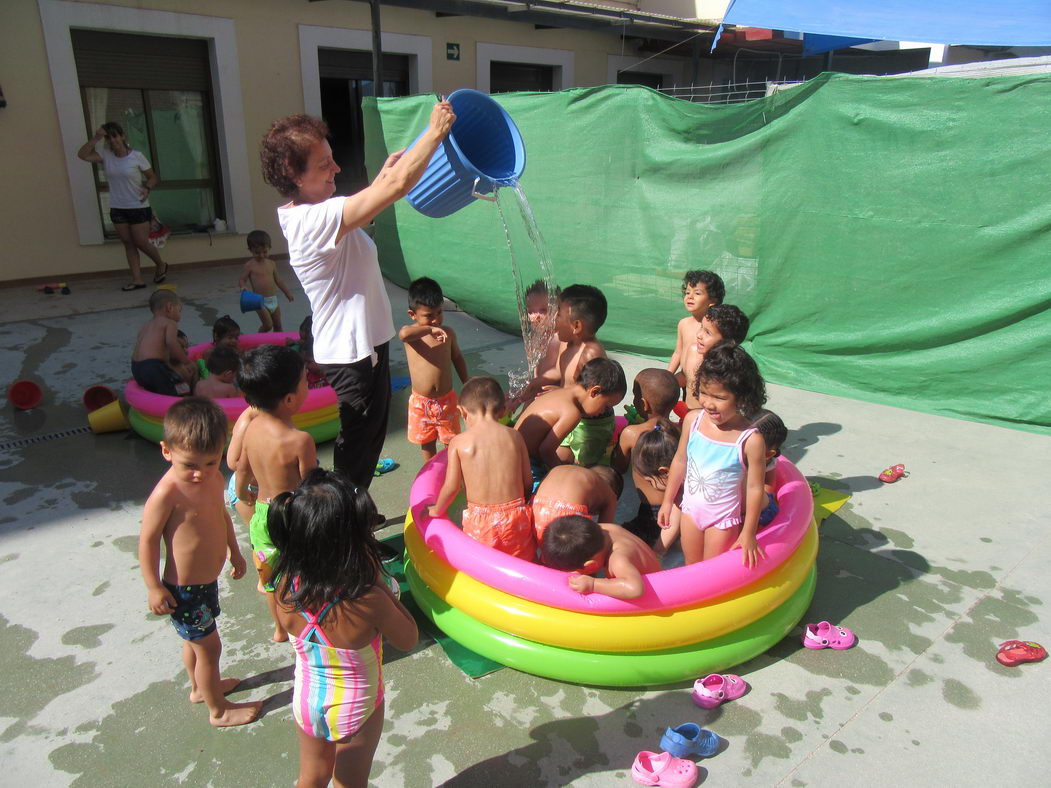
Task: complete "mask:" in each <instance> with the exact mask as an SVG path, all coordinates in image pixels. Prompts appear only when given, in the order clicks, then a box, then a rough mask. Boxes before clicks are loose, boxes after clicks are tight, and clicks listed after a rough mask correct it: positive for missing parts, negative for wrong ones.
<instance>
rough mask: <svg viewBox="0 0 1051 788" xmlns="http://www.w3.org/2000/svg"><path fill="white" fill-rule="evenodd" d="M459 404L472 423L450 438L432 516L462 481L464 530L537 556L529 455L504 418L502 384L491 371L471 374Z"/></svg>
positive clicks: (527, 556)
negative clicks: (530, 501)
mask: <svg viewBox="0 0 1051 788" xmlns="http://www.w3.org/2000/svg"><path fill="white" fill-rule="evenodd" d="M458 410H459V412H460V414H461V415H462V416H463V419H464V422H466V424H467V429H466V430H464V431H463V432H462V433H460V434H459V435H454V436H453V437H452V440H451V441H450V442H449V447H448V452H447V455H448V465H447V466H446V469H445V481H444V482H443V484H442V488H441V490H440V491H439V492H438V499H437V501H435V503H434V505H433V506H431V507H429V509H428V512H429V513H430V515H431V517H445V516H446V513H447V512H448V509H449V504H451V503H452V502H453V501H454V500H455V499H456V496H457V495H458V494H459V492H460V488H461V487H463V488H465V489H466V492H467V506H466V508H465V509H464V511H463V518H462V525H463V531H464V533H465V534H467V535H468V536H470V537H471V538H472V539H474V540H475V541H477V542H481V543H482V544H485V545H489V546H490V547H492V548H495V549H496V550H500V551H501V552H504V553H508V554H509V555H514V556H517V557H518V558H523V559H525V560H526V561H532V560H533V559H534V557H535V556H536V540H535V538H534V536H533V517H532V510H531V509H530V508H529V504H527V503H526V497H527V493H528V491H529V490H530V488H531V487H532V476H531V474H530V471H529V455H528V453H527V452H526V447H525V442H524V441H523V440H522V436H521V435H519V434H518V433H517V432H515V431H514V430H513V429H511V428H510V427H506V426H504V425H503V424H501V423H500V421H499V419H500V417H501V416H502V415H503V413H504V392H503V390H502V389H501V388H500V384H499V383H497V382H496V381H495V380H493V379H492V378H488V377H474V378H471V379H470V380H468V381H467V382H466V383H464V384H463V389H462V390H461V392H460V404H459V406H458Z"/></svg>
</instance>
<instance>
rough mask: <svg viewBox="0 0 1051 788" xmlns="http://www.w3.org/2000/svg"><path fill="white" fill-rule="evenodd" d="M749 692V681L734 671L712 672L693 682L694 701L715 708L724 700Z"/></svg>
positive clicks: (702, 705)
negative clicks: (733, 672)
mask: <svg viewBox="0 0 1051 788" xmlns="http://www.w3.org/2000/svg"><path fill="white" fill-rule="evenodd" d="M746 692H748V682H746V681H745V680H744V679H742V678H741V677H740V676H735V675H734V674H732V673H723V674H721V675H720V674H719V673H712V674H710V675H708V676H705V677H704V678H703V679H697V681H695V682H693V702H694V703H696V704H697V705H698V706H700V707H701V708H702V709H714V708H715V707H716V706H718V705H719V704H720V703H722V702H723V701H727V700H737V699H738V698H739V697H741V696H742V695H744V694H745V693H746Z"/></svg>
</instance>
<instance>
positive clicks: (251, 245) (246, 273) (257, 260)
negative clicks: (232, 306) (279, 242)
mask: <svg viewBox="0 0 1051 788" xmlns="http://www.w3.org/2000/svg"><path fill="white" fill-rule="evenodd" d="M246 240H247V241H248V251H249V252H251V253H252V259H251V260H247V261H246V262H245V265H244V268H243V269H242V270H241V278H240V279H239V280H238V282H237V286H238V287H239V288H241V289H242V290H250V291H251V292H253V293H257V294H259V295H261V296H262V297H263V308H262V309H257V310H256V312H255V313H256V314H257V315H259V331H260V332H266V331H281V330H283V329H282V328H281V307H280V306H278V304H277V291H278V290H280V291H281V292H282V293H284V294H285V298H287V299H288V301H289V303H291V302H293V301H295V299H294V298H293V297H292V293H291V291H290V290H289V289H288V286H287V285H285V283H284V282H283V281H282V280H281V277H280V275H278V273H277V266H276V265H275V264H274V261H273V260H271V259H270V236H269V235H268V234H267V233H265V232H264V231H262V230H252V232H250V233H248V238H247V239H246Z"/></svg>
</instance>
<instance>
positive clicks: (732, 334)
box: [684, 304, 748, 410]
mask: <svg viewBox="0 0 1051 788" xmlns="http://www.w3.org/2000/svg"><path fill="white" fill-rule="evenodd" d="M747 335H748V316H747V315H745V313H744V312H742V311H741V310H740V309H738V308H737V307H736V306H734V305H733V304H716V305H714V306H710V307H708V311H707V312H705V313H704V318H703V319H702V320H701V326H700V328H698V329H697V335H696V342H695V344H694V350H695V351H696V354H697V355H696V356H695V361H694V362H693V363H694V364H696V366H690V367H684V369H685V370H686V373H687V376H688V377H689V376H691V375H696V374H697V373H696V371H697V369H698V368H699V367H700V365H701V362H703V361H704V354H705V353H707V352H708V351H709V350H711V349H712V348H713V347H715V346H716V345H717V344H719V343H720V342H732V343H734V344H735V345H740V344H741V343H742V342H744V339H745V337H746V336H747ZM696 388H697V386H696V383H695V381H694V380H692V379H691V380H688V381H687V384H686V406H687V407H688V408H689V409H690V410H695V409H696V408H699V407H700V406H701V405H700V402H699V401H698V400H697V395H696V393H695V391H696Z"/></svg>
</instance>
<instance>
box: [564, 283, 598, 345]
mask: <svg viewBox="0 0 1051 788" xmlns="http://www.w3.org/2000/svg"><path fill="white" fill-rule="evenodd" d="M558 303H559V304H566V305H567V306H569V316H570V317H571V318H572V319H573V320H579V321H581V322H582V323H583V324H584V325H585V326H586V327H587V329H588V331H589V332H590V333H591V335H592V336H594V335H595V334H597V333H598V330H599V329H600V328H602V324H603V323H605V322H606V311H607V309H608V307H607V305H606V296H604V295H603V294H602V291H601V290H599V289H598V288H597V287H592V286H591V285H570V286H569V287H567V288H566V289H565V290H563V291H562V292H561V293H559V296H558Z"/></svg>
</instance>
